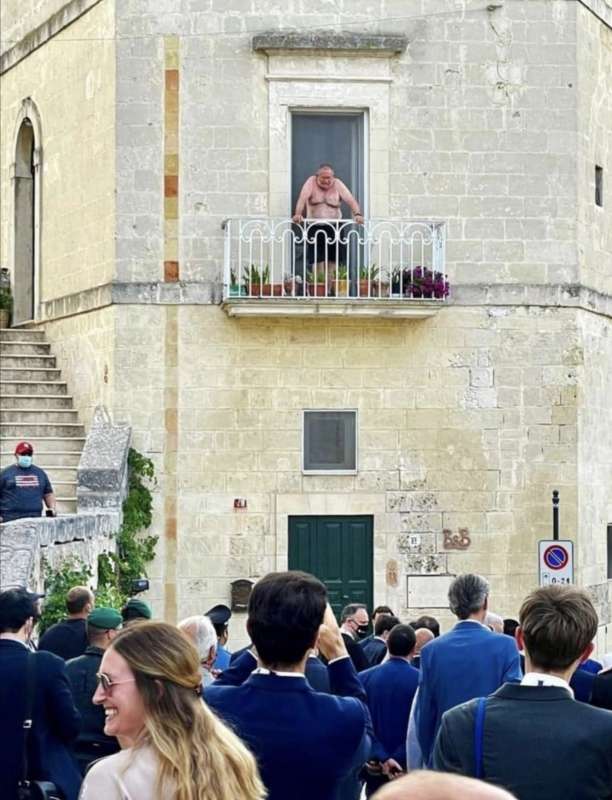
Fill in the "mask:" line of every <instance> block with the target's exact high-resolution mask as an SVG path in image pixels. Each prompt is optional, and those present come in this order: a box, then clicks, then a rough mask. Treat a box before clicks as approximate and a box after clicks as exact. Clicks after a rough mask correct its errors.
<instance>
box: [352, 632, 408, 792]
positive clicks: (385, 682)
mask: <svg viewBox="0 0 612 800" xmlns="http://www.w3.org/2000/svg"><path fill="white" fill-rule="evenodd" d="M415 645H416V635H415V632H414V630H413V629H412V628H411V627H410V625H401V624H398V625H396V626H395V627H394V628H393V629H392V630H391V632H390V633H389V636H388V638H387V644H386V648H387V649H388V650H389V659H388V661H385V663H384V664H380V665H379V666H376V667H371V668H370V669H366V670H365V671H364V672H360V673H359V679H360V680H361V682H362V683H363V686H364V688H365V690H366V694H367V696H368V708H369V709H370V714H371V716H372V726H373V728H374V735H375V741H374V744H373V747H372V754H371V756H370V760H378V761H379V762H380V764H381V765H382V772H383V773H384V774H383V775H380V776H375V775H371V776H370V777H368V779H367V780H366V794H367V796H368V797H369V796H370V795H371V794H372V793H373V792H375V791H376V789H378V788H379V787H380V786H384V785H385V784H386V783H387V775H393V774H394V773H398V772H403V771H405V770H406V747H405V744H406V729H407V727H408V717H409V716H410V709H411V707H412V701H413V699H414V695H415V694H416V690H417V687H418V685H419V671H418V669H415V668H414V667H413V666H411V664H410V658H411V657H412V654H413V653H414V648H415Z"/></svg>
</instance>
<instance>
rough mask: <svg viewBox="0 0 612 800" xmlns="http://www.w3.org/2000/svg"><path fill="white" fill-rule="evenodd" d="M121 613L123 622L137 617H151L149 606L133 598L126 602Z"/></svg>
mask: <svg viewBox="0 0 612 800" xmlns="http://www.w3.org/2000/svg"><path fill="white" fill-rule="evenodd" d="M121 613H122V615H123V619H124V620H130V619H136V618H138V617H140V618H142V619H151V617H152V616H153V614H152V613H151V608H150V607H149V605H148V604H147V603H145V601H144V600H137V599H136V598H135V597H132V598H131V599H130V600H128V601H127V603H126V604H125V605H124V606H123V608H122V609H121Z"/></svg>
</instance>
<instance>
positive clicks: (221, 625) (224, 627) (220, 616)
mask: <svg viewBox="0 0 612 800" xmlns="http://www.w3.org/2000/svg"><path fill="white" fill-rule="evenodd" d="M206 616H207V617H208V619H209V620H210V621H211V622H212V624H213V626H214V628H215V632H216V634H217V639H218V642H219V644H221V645H224V644H225V643H226V642H227V640H228V623H229V621H230V617H231V616H232V610H231V608H229V606H226V605H223V603H220V604H219V605H216V606H213V607H212V608H211V609H209V610H208V611H207V612H206Z"/></svg>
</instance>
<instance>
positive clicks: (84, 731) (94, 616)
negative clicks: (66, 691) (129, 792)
mask: <svg viewBox="0 0 612 800" xmlns="http://www.w3.org/2000/svg"><path fill="white" fill-rule="evenodd" d="M121 623H122V619H121V614H120V613H119V612H118V611H115V609H114V608H102V607H101V608H96V609H94V610H93V611H92V612H91V614H89V616H88V617H87V641H88V642H89V644H88V646H87V648H86V650H85V652H84V653H83V655H82V656H78V658H71V659H70V661H68V662H67V664H66V673H67V675H68V679H69V680H70V686H71V688H72V696H73V698H74V702H75V705H76V707H77V708H78V710H79V712H80V714H81V719H82V722H81V730H80V732H79V735H78V738H77V740H76V742H75V743H74V746H73V753H74V755H75V758H76V760H77V762H78V764H79V767H80V769H81V773H82V774H83V775H85V772H86V771H87V768H88V766H89V765H90V764H91V762H92V761H95V760H96V759H97V758H103V757H104V756H110V755H112V754H113V753H116V752H117V751H118V750H119V743H118V742H117V740H116V739H115V738H114V737H113V736H107V735H106V734H105V733H104V725H105V722H106V718H105V714H104V709H103V708H102V706H95V705H94V704H93V702H92V697H93V695H94V692H95V691H96V687H97V681H96V675H97V673H98V672H99V671H100V663H101V661H102V656H103V655H104V651H105V650H106V649H107V647H108V646H109V645H110V643H111V642H112V641H113V639H114V638H115V636H116V635H117V632H118V631H119V628H121Z"/></svg>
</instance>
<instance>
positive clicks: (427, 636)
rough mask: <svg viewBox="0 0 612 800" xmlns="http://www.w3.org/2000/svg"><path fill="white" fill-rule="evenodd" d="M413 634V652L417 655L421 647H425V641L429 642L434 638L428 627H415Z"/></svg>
mask: <svg viewBox="0 0 612 800" xmlns="http://www.w3.org/2000/svg"><path fill="white" fill-rule="evenodd" d="M414 635H415V636H416V647H415V649H414V653H415V655H417V656H418V655H419V653H420V652H421V650H422V649H423V647H425V645H426V644H427V642H431V640H432V639H435V638H436V637H435V636H434V635H433V633H432V632H431V631H430V630H429V628H417V629H416V631H415V632H414Z"/></svg>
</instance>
